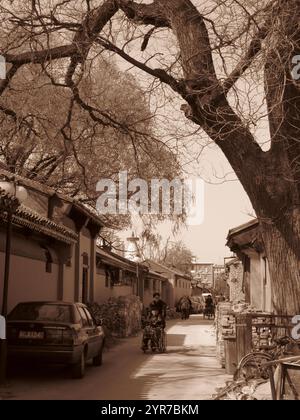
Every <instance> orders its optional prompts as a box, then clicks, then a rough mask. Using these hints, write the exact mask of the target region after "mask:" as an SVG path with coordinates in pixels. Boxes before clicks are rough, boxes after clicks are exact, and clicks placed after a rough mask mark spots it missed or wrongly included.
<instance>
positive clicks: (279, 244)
mask: <svg viewBox="0 0 300 420" xmlns="http://www.w3.org/2000/svg"><path fill="white" fill-rule="evenodd" d="M287 217H288V219H286V220H285V221H284V220H281V223H280V227H279V228H278V227H276V226H275V225H274V224H268V223H263V222H262V223H261V230H262V238H263V242H264V246H265V251H266V255H267V259H268V262H269V270H270V277H271V281H272V286H271V287H272V303H273V308H274V311H275V312H276V313H278V314H288V315H296V314H300V248H299V241H300V209H296V210H295V212H294V214H291V215H289V216H287ZM297 238H298V239H297Z"/></svg>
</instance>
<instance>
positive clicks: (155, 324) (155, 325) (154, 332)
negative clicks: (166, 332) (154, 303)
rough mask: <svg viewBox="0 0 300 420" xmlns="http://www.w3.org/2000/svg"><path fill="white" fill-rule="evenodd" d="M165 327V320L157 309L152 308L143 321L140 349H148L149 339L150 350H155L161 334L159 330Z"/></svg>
mask: <svg viewBox="0 0 300 420" xmlns="http://www.w3.org/2000/svg"><path fill="white" fill-rule="evenodd" d="M164 328H165V320H164V319H163V317H162V316H161V315H160V313H159V311H158V309H155V308H154V309H152V310H151V312H150V315H149V317H148V319H147V321H146V323H145V329H144V335H143V345H142V350H144V351H146V350H147V349H148V345H149V341H150V345H151V348H152V350H155V348H156V347H157V343H158V340H159V336H160V334H161V330H163V329H164Z"/></svg>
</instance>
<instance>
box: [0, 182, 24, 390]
mask: <svg viewBox="0 0 300 420" xmlns="http://www.w3.org/2000/svg"><path fill="white" fill-rule="evenodd" d="M1 190H2V191H4V192H5V193H6V194H5V197H4V198H3V199H2V198H1V197H0V211H1V212H3V213H6V245H5V263H4V281H3V297H2V310H1V315H2V317H3V318H4V319H5V320H6V317H7V303H8V286H9V268H10V254H11V233H12V219H13V214H14V213H15V212H16V210H17V208H18V207H19V206H20V204H21V203H22V202H24V201H25V200H26V199H27V191H26V189H25V188H24V187H22V186H19V185H17V183H16V181H15V179H14V178H13V179H10V180H7V181H1V182H0V191H1ZM5 330H6V328H5ZM6 365H7V339H6V337H4V338H3V339H0V383H4V382H5V379H6Z"/></svg>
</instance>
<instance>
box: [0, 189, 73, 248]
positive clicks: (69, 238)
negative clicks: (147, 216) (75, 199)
mask: <svg viewBox="0 0 300 420" xmlns="http://www.w3.org/2000/svg"><path fill="white" fill-rule="evenodd" d="M0 199H6V200H15V199H14V198H12V197H10V196H9V195H8V194H6V193H5V192H4V191H3V190H0ZM0 219H2V220H6V214H5V213H3V212H0ZM12 222H13V224H14V225H16V226H23V227H27V228H29V229H32V230H33V231H35V232H38V233H42V234H44V235H46V236H50V237H52V238H55V239H57V240H59V241H62V242H67V243H73V242H76V241H77V238H78V236H77V233H75V232H73V231H72V230H71V229H68V228H67V227H65V226H63V225H59V224H57V223H55V222H53V221H52V220H50V219H47V218H46V217H43V216H41V215H39V214H38V213H36V212H35V211H33V210H31V209H29V208H28V207H25V206H24V205H21V206H19V207H18V208H17V210H16V211H15V213H14V214H13V219H12Z"/></svg>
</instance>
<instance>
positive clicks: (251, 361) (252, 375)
mask: <svg viewBox="0 0 300 420" xmlns="http://www.w3.org/2000/svg"><path fill="white" fill-rule="evenodd" d="M271 360H273V357H272V356H271V355H270V354H269V353H265V352H261V351H260V352H259V351H257V352H253V353H249V354H246V356H244V357H243V358H242V359H241V361H240V363H239V365H238V368H237V370H236V372H235V374H234V379H235V380H238V379H244V380H246V381H249V380H251V379H268V378H269V370H268V368H267V367H264V366H263V364H264V363H265V362H270V361H271Z"/></svg>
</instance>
